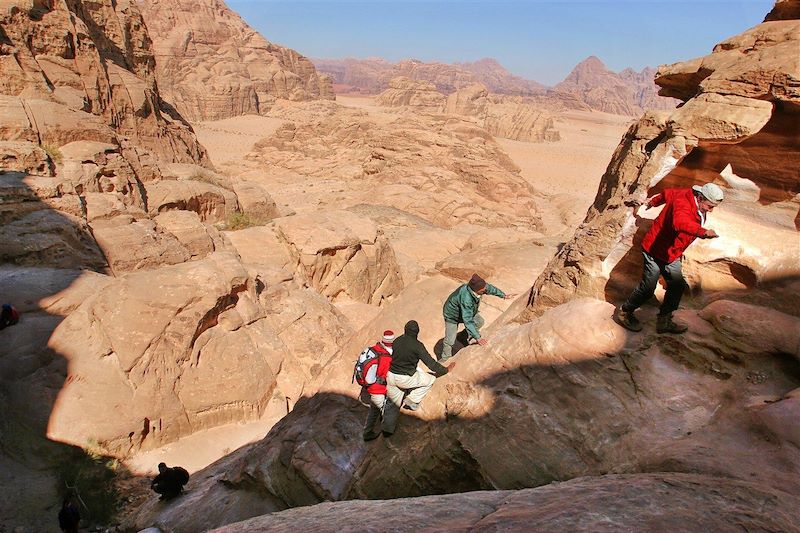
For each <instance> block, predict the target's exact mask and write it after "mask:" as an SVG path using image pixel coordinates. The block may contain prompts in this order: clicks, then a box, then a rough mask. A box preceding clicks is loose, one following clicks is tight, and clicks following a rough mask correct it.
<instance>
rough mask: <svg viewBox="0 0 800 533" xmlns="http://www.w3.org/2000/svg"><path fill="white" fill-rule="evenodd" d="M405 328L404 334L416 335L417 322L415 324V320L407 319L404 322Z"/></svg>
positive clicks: (417, 332) (417, 329)
mask: <svg viewBox="0 0 800 533" xmlns="http://www.w3.org/2000/svg"><path fill="white" fill-rule="evenodd" d="M405 330H406V334H408V335H411V336H412V337H416V336H417V335H418V334H419V324H417V321H416V320H409V321H408V322H406V327H405Z"/></svg>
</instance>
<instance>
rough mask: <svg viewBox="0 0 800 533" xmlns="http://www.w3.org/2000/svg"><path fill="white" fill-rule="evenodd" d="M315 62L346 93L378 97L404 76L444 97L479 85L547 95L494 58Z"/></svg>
mask: <svg viewBox="0 0 800 533" xmlns="http://www.w3.org/2000/svg"><path fill="white" fill-rule="evenodd" d="M313 61H314V64H315V65H316V66H317V69H319V71H320V72H323V73H325V74H328V75H329V76H330V77H331V78H333V81H334V83H335V84H337V86H338V87H339V89H340V90H341V91H342V92H353V91H358V92H363V93H367V94H378V93H380V92H382V91H385V90H386V89H388V88H389V87H390V83H391V80H392V79H394V78H397V77H400V76H402V77H406V78H409V79H411V80H415V81H427V82H430V83H432V84H433V85H434V86H435V87H436V90H438V91H440V92H443V93H444V94H449V93H451V92H453V91H455V90H458V89H463V88H465V87H468V86H470V85H473V84H475V83H482V84H484V85H486V86H487V87H488V88H489V90H491V91H492V92H495V93H498V94H512V95H518V96H534V95H541V94H544V93H545V92H546V88H545V87H544V86H543V85H542V84H540V83H537V82H535V81H532V80H526V79H523V78H520V77H519V76H514V75H513V74H511V73H510V72H508V71H507V70H506V69H505V68H503V66H502V65H500V63H498V62H497V61H496V60H494V59H491V58H486V59H481V60H478V61H475V62H471V63H469V62H467V63H456V64H453V65H450V64H447V63H439V62H433V63H426V62H423V61H419V60H417V59H405V60H403V61H398V62H397V63H391V62H389V61H386V60H385V59H380V58H371V59H352V58H348V59H314V60H313Z"/></svg>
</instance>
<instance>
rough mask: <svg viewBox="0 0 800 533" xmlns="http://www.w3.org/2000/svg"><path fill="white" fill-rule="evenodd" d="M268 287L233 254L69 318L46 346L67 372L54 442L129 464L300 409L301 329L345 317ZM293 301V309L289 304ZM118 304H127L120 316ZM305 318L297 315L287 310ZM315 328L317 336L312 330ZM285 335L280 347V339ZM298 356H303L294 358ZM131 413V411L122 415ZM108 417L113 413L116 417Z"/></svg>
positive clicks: (115, 290) (140, 280) (160, 277)
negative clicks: (198, 436) (273, 411)
mask: <svg viewBox="0 0 800 533" xmlns="http://www.w3.org/2000/svg"><path fill="white" fill-rule="evenodd" d="M293 293H294V290H293V289H291V288H290V289H288V290H287V288H285V287H281V286H274V287H267V286H266V285H265V284H264V283H263V281H261V280H260V279H259V278H258V276H257V275H255V276H254V275H251V274H249V273H248V271H247V270H246V269H245V268H244V267H243V266H242V265H241V263H240V262H239V260H238V258H237V257H236V256H235V255H232V254H229V253H215V254H212V255H210V256H208V257H207V258H205V259H203V260H199V261H194V262H190V263H185V264H181V265H175V266H171V267H163V268H160V269H157V270H151V271H145V272H140V273H135V274H132V275H129V276H126V277H123V278H120V279H118V280H115V281H113V282H111V283H109V284H108V285H106V286H105V287H104V288H103V289H101V290H99V291H98V292H97V293H96V294H95V295H93V296H92V297H90V298H89V299H87V300H86V301H85V302H84V303H83V304H81V306H80V307H78V309H76V310H75V311H74V312H73V313H71V314H70V315H69V316H68V317H67V318H66V320H64V322H63V323H61V324H60V325H59V326H58V328H56V330H55V331H54V332H53V335H52V336H51V337H50V341H49V347H50V348H51V349H52V350H53V351H54V352H57V353H59V354H61V355H62V356H63V357H64V358H65V359H66V360H67V361H68V363H69V375H68V376H67V380H66V383H65V385H64V387H63V388H62V389H61V391H60V393H59V398H58V401H57V402H56V407H55V409H54V411H53V413H52V415H51V421H50V424H49V428H48V436H49V437H50V438H52V439H56V440H59V441H62V442H69V443H72V444H76V445H86V444H87V439H90V440H91V441H92V442H94V443H96V445H98V446H100V447H101V448H102V449H104V450H105V451H107V452H108V453H112V454H114V455H117V456H125V455H127V454H129V453H131V452H134V451H136V450H138V449H148V448H152V447H155V446H158V445H161V444H163V443H166V442H170V441H173V440H175V439H177V438H178V437H180V436H182V435H186V434H188V433H191V432H194V431H197V430H199V429H202V428H207V427H213V426H217V425H220V424H224V423H227V422H231V421H239V420H247V419H254V418H258V417H259V416H260V415H261V414H262V413H263V412H264V410H265V409H267V408H268V407H269V406H270V404H271V403H275V404H276V406H278V407H279V408H280V409H282V410H283V411H284V412H285V411H286V406H287V403H288V402H289V400H287V399H291V401H292V402H293V401H296V399H297V398H298V396H299V394H300V391H301V390H302V386H303V382H304V381H305V380H306V379H307V378H308V377H309V376H310V375H311V374H313V372H318V370H319V366H318V365H317V367H316V370H314V371H312V370H311V367H312V365H313V364H314V362H313V360H312V361H310V364H301V363H300V362H298V360H297V359H296V358H295V352H297V355H298V357H301V358H304V359H308V358H309V356H313V357H315V358H318V357H322V356H323V354H324V350H325V348H326V347H327V346H333V347H335V346H336V337H333V338H332V339H331V341H330V342H329V343H315V347H316V348H317V349H318V351H315V352H314V353H313V354H309V353H308V350H307V349H306V348H304V346H305V343H306V342H307V341H306V338H305V337H304V336H303V335H298V333H300V332H302V331H303V328H304V327H306V326H303V323H312V324H315V325H316V324H318V323H319V322H320V321H325V320H330V319H329V318H327V317H328V316H330V317H333V321H332V323H331V324H329V325H330V326H331V327H330V330H331V331H336V329H337V326H338V329H339V331H340V333H342V334H344V333H345V332H344V331H343V330H342V328H343V326H342V325H340V324H337V323H336V320H337V319H336V318H335V317H337V316H338V317H339V319H338V320H340V323H341V324H344V322H343V321H342V317H341V315H337V313H336V312H335V311H334V310H333V309H332V308H331V307H330V304H328V303H327V302H326V301H325V300H324V299H323V298H318V299H313V298H312V299H309V298H303V297H300V298H299V299H298V297H297V296H293ZM292 300H296V302H294V303H293V302H292ZM120 302H124V304H123V305H120ZM298 307H299V308H300V309H302V312H299V313H294V312H292V311H291V310H292V309H296V308H298ZM312 329H313V328H312ZM282 335H283V336H284V337H283V339H285V341H284V340H283V339H282V338H281V336H282ZM295 347H298V349H297V350H295V349H294V348H295ZM123 406H124V407H123ZM111 413H116V414H115V415H114V416H110V415H111Z"/></svg>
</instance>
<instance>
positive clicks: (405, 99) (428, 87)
mask: <svg viewBox="0 0 800 533" xmlns="http://www.w3.org/2000/svg"><path fill="white" fill-rule="evenodd" d="M444 101H445V96H444V95H443V94H442V93H440V92H439V91H437V90H436V86H435V85H434V84H432V83H430V82H426V81H414V80H411V79H409V78H406V77H403V76H399V77H397V78H392V80H391V81H390V82H389V88H388V89H386V90H385V91H383V92H382V93H381V94H379V95H378V97H377V98H376V99H375V102H376V103H378V104H379V105H383V106H388V107H410V108H412V109H415V110H417V111H428V112H433V113H435V112H437V111H439V110H440V109H441V108H442V106H443V105H444Z"/></svg>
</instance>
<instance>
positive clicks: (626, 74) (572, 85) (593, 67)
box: [548, 56, 678, 117]
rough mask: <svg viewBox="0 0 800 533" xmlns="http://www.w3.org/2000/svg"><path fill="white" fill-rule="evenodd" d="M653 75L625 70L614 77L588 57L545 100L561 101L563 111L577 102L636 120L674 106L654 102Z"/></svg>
mask: <svg viewBox="0 0 800 533" xmlns="http://www.w3.org/2000/svg"><path fill="white" fill-rule="evenodd" d="M653 74H655V71H654V70H653V69H651V68H646V69H644V70H643V71H642V72H636V71H634V70H632V69H625V70H623V71H622V72H620V73H619V74H616V73H614V72H611V71H610V70H608V69H607V68H606V66H605V65H604V64H603V62H602V61H600V60H599V59H598V58H597V57H595V56H591V57H589V58H587V59H585V60H583V61H582V62H581V63H578V65H577V66H576V67H575V68H574V69H573V70H572V72H570V74H569V75H568V76H567V77H566V78H565V79H564V81H562V82H561V83H559V84H558V85H556V86H555V87H553V89H552V91H550V92H549V93H548V97H550V98H552V99H555V100H560V101H562V102H563V103H564V105H566V106H567V107H573V106H575V105H576V102H579V103H583V104H585V105H586V106H588V107H589V108H590V109H596V110H598V111H605V112H606V113H614V114H617V115H628V116H636V117H638V116H640V115H641V114H642V113H643V112H644V111H645V110H666V109H673V108H674V107H675V105H676V104H677V103H678V102H677V101H675V100H672V99H668V98H658V96H657V95H656V89H657V88H656V86H655V85H654V84H653ZM577 105H578V106H579V105H580V104H577ZM576 108H577V109H580V108H581V107H576Z"/></svg>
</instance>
